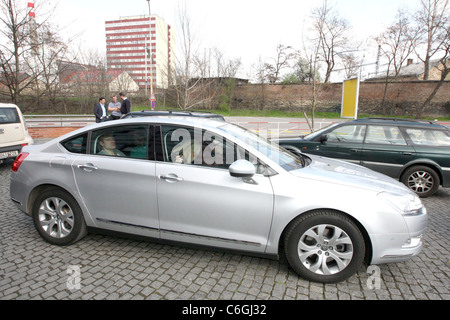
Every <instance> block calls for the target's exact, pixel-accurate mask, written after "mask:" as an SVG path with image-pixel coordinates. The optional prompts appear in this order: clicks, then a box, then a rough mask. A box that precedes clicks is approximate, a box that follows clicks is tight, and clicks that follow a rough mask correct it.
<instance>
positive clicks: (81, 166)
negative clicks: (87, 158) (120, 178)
mask: <svg viewBox="0 0 450 320" xmlns="http://www.w3.org/2000/svg"><path fill="white" fill-rule="evenodd" d="M78 169H83V170H84V171H87V172H91V171H93V170H97V169H98V168H97V167H96V166H94V165H93V164H92V163H86V164H79V165H78Z"/></svg>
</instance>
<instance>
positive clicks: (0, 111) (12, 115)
mask: <svg viewBox="0 0 450 320" xmlns="http://www.w3.org/2000/svg"><path fill="white" fill-rule="evenodd" d="M0 123H1V124H7V123H20V117H19V114H18V113H17V110H16V109H15V108H0Z"/></svg>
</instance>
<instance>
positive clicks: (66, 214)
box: [38, 197, 75, 239]
mask: <svg viewBox="0 0 450 320" xmlns="http://www.w3.org/2000/svg"><path fill="white" fill-rule="evenodd" d="M38 218H39V224H40V226H41V227H42V230H44V232H46V233H47V234H48V235H49V236H51V237H53V238H58V239H61V238H65V237H67V236H68V235H69V234H70V233H71V232H72V230H73V228H74V223H75V217H74V213H73V210H72V208H71V207H70V206H69V204H68V203H67V202H66V201H64V200H63V199H61V198H58V197H51V198H47V199H45V200H44V201H43V202H42V203H41V205H40V207H39V213H38Z"/></svg>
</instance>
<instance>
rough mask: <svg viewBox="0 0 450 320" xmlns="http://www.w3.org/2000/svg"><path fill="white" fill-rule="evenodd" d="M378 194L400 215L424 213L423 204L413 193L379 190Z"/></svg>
mask: <svg viewBox="0 0 450 320" xmlns="http://www.w3.org/2000/svg"><path fill="white" fill-rule="evenodd" d="M378 196H379V197H380V198H381V199H383V200H384V201H385V202H387V203H388V204H389V205H390V206H391V207H393V208H394V209H396V210H397V211H398V212H399V213H401V214H402V215H407V216H417V215H421V214H424V213H426V209H425V206H424V205H423V204H422V201H420V198H419V197H418V196H417V195H416V194H415V193H411V194H396V193H390V192H380V193H379V194H378Z"/></svg>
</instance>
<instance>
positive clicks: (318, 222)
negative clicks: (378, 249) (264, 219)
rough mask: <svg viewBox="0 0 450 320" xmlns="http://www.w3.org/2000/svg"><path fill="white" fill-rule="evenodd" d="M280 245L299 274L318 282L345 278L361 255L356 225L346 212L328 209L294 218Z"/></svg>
mask: <svg viewBox="0 0 450 320" xmlns="http://www.w3.org/2000/svg"><path fill="white" fill-rule="evenodd" d="M284 248H285V254H286V258H287V260H288V262H289V264H290V266H291V267H292V269H294V271H295V272H296V273H297V274H298V275H299V276H300V277H302V278H304V279H306V280H310V281H313V282H321V283H336V282H340V281H343V280H346V279H348V278H349V277H351V276H352V275H354V274H355V273H356V272H357V271H358V269H359V268H360V267H361V265H362V263H363V261H364V256H365V242H364V237H363V235H362V234H361V231H360V230H359V228H358V227H357V226H356V224H355V223H354V222H353V221H352V220H351V219H350V218H349V217H347V216H346V215H344V214H341V213H339V212H335V211H331V210H320V211H313V212H310V213H306V214H303V215H301V216H299V217H298V218H297V219H296V220H294V221H293V222H292V223H291V224H290V225H289V226H288V229H287V231H286V236H285V241H284Z"/></svg>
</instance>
